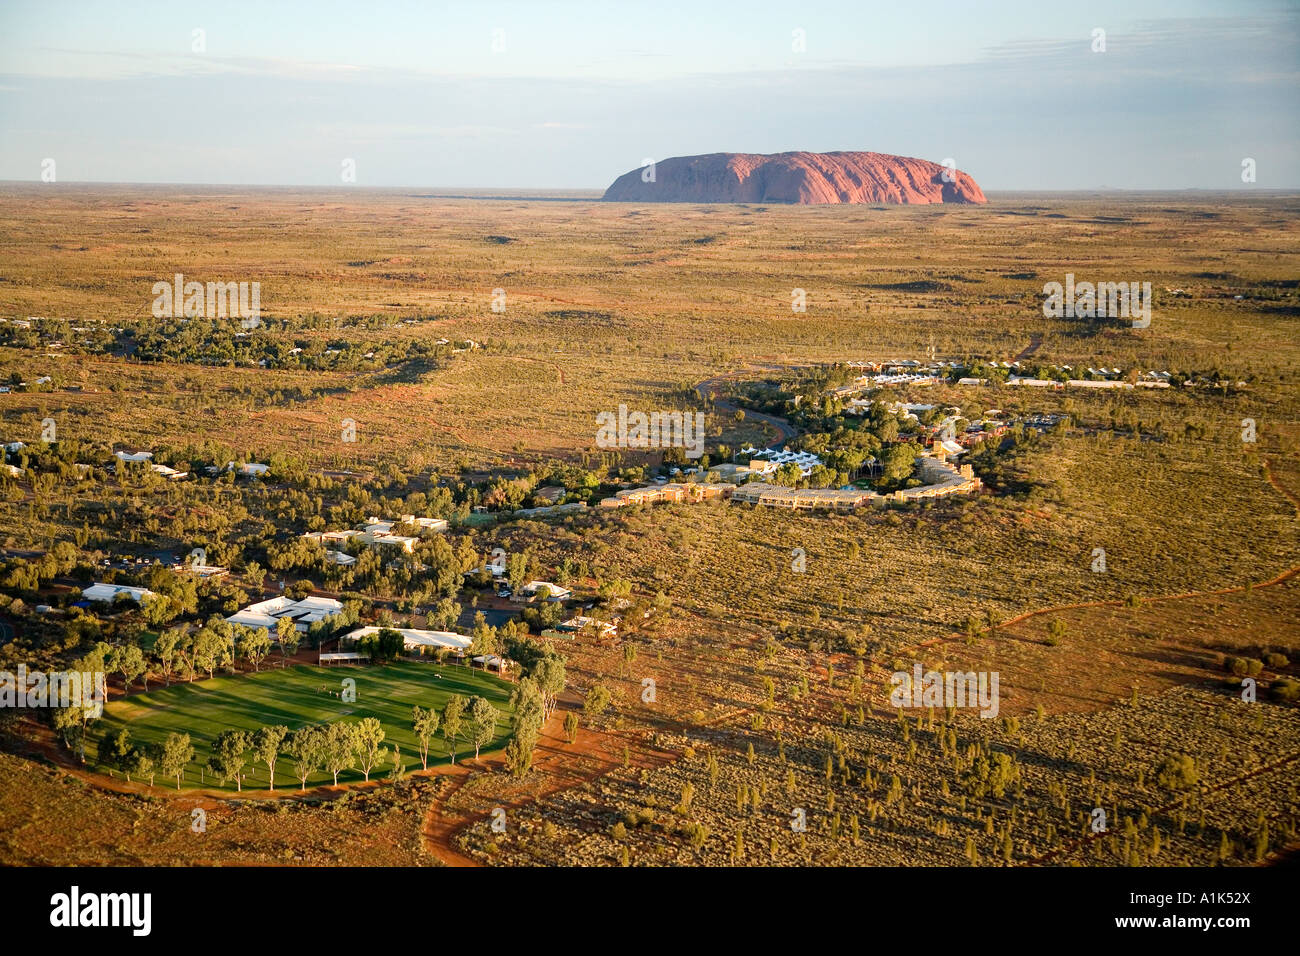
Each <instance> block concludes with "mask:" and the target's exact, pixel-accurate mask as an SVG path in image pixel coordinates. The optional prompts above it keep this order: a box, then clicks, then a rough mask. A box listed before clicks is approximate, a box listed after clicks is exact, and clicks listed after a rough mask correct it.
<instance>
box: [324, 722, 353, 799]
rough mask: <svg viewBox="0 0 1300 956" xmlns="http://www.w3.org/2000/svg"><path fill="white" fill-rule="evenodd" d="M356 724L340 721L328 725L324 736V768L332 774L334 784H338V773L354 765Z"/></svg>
mask: <svg viewBox="0 0 1300 956" xmlns="http://www.w3.org/2000/svg"><path fill="white" fill-rule="evenodd" d="M355 728H356V724H345V723H343V722H342V721H339V722H337V723H333V724H330V725H329V730H328V731H327V732H326V736H325V769H326V770H328V771H329V772H330V773H331V774H333V775H334V786H336V787H337V786H338V785H339V774H340V773H342V772H343V771H344V770H347V769H349V768H351V767H353V766H355V765H356V762H357V748H356V731H355Z"/></svg>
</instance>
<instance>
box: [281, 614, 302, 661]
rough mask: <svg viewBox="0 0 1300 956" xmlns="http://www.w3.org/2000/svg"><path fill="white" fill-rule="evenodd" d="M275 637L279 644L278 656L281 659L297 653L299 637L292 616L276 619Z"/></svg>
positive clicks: (286, 658)
mask: <svg viewBox="0 0 1300 956" xmlns="http://www.w3.org/2000/svg"><path fill="white" fill-rule="evenodd" d="M275 639H276V641H277V642H278V643H279V645H280V657H281V658H282V659H283V660H288V659H289V658H291V657H293V655H294V654H297V653H298V644H299V643H300V641H301V639H300V638H299V636H298V625H297V624H295V623H294V622H293V618H289V617H282V618H279V619H277V620H276V622H275Z"/></svg>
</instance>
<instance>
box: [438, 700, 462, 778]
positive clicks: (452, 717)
mask: <svg viewBox="0 0 1300 956" xmlns="http://www.w3.org/2000/svg"><path fill="white" fill-rule="evenodd" d="M464 713H465V698H464V697H462V696H460V694H452V695H451V696H450V697H448V698H447V703H445V704H444V705H443V707H442V738H443V740H445V741H447V749H448V751H449V752H450V753H451V762H452V763H455V762H456V741H457V740H458V739H459V738H460V722H461V717H462V715H463V714H464Z"/></svg>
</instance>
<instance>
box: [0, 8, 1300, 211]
mask: <svg viewBox="0 0 1300 956" xmlns="http://www.w3.org/2000/svg"><path fill="white" fill-rule="evenodd" d="M1097 31H1104V33H1102V34H1099V33H1098V32H1097ZM1103 46H1104V49H1103V48H1101V47H1103ZM797 149H804V150H817V151H821V150H834V149H862V150H874V151H877V152H886V153H897V154H900V155H904V156H917V157H921V158H924V159H929V160H932V161H934V162H942V161H944V160H946V159H949V158H951V159H953V160H954V161H955V162H956V165H957V167H958V168H959V169H962V170H963V171H965V172H968V173H970V174H971V175H972V176H973V177H974V178H975V180H976V181H977V182H978V183H979V184H980V185H981V187H983V188H984V189H985V190H1068V189H1106V188H1113V189H1184V188H1200V189H1267V188H1287V189H1293V188H1297V187H1300V0H1291V2H1279V0H1217V2H1216V0H1181V2H1168V0H1120V2H1110V0H1090V2H1086V3H1056V2H1051V0H1034V2H1020V0H1007V2H990V3H974V2H971V0H927V2H925V3H916V2H913V3H899V2H897V0H891V2H888V3H876V2H873V0H852V2H815V0H806V2H770V0H747V2H733V0H720V2H709V0H703V2H701V0H694V2H678V0H656V2H639V0H627V2H619V0H603V2H579V0H572V2H548V0H531V2H492V0H479V2H441V3H440V2H434V0H431V2H409V3H408V2H395V0H394V2H384V0H366V2H355V0H353V2H329V0H312V2H297V0H282V2H273V0H258V2H245V0H224V2H219V3H217V2H213V3H190V2H185V0H166V2H149V0H123V2H118V3H112V2H103V3H91V2H72V0H0V179H3V180H27V181H34V182H39V181H41V178H42V173H43V170H52V171H53V175H54V176H55V178H56V180H57V181H58V182H132V183H135V182H141V183H144V182H156V183H211V184H239V185H254V184H265V185H303V186H338V187H339V188H357V187H365V186H383V187H426V188H484V189H509V188H527V189H546V188H552V189H603V188H604V187H605V186H607V185H609V183H611V182H612V181H613V180H614V179H615V178H616V177H617V176H619V175H620V174H622V173H624V172H627V171H628V170H631V169H635V168H637V167H639V166H641V165H643V164H644V163H645V162H646V161H647V160H661V159H665V158H667V157H670V156H683V155H692V154H696V153H710V152H752V153H773V152H782V151H785V150H797ZM1247 160H1253V163H1252V168H1253V170H1254V177H1255V178H1254V182H1250V183H1246V182H1243V176H1242V170H1243V163H1244V162H1246V161H1247ZM349 173H350V174H351V178H348V176H349ZM46 175H47V176H48V175H49V173H48V172H47V173H46Z"/></svg>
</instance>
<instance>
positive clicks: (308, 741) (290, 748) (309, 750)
mask: <svg viewBox="0 0 1300 956" xmlns="http://www.w3.org/2000/svg"><path fill="white" fill-rule="evenodd" d="M328 738H329V733H328V731H327V730H326V729H325V728H324V727H303V728H302V729H301V730H298V731H295V732H294V734H293V736H292V737H291V738H290V739H289V742H288V744H287V745H286V746H285V752H286V753H287V754H289V756H291V757H293V761H294V773H295V775H296V776H297V777H298V779H299V780H300V781H302V789H303V790H306V789H307V778H308V777H310V776H311V775H312V774H314V773H315V772H316V771H317V770H319V769H320V768H321V765H322V764H323V763H324V762H325V748H326V745H327V743H328Z"/></svg>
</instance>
